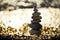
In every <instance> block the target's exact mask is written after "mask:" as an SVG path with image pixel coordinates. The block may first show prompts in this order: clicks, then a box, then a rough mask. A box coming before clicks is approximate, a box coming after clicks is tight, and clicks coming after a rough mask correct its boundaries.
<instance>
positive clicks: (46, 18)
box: [0, 0, 60, 35]
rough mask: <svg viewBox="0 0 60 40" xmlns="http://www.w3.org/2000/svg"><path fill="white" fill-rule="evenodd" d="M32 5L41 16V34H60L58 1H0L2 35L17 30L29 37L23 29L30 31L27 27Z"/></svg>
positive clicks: (59, 4)
mask: <svg viewBox="0 0 60 40" xmlns="http://www.w3.org/2000/svg"><path fill="white" fill-rule="evenodd" d="M34 5H36V6H37V9H38V12H40V13H41V16H42V19H41V24H42V26H43V27H42V34H44V35H46V34H49V35H54V34H58V33H59V34H60V0H0V27H1V30H0V31H2V28H3V31H2V33H6V32H8V33H10V34H12V32H13V33H16V30H17V32H19V31H20V32H26V35H27V34H28V35H29V32H27V31H25V29H24V27H26V28H27V29H26V30H28V31H29V30H30V28H29V27H27V26H28V24H30V23H31V20H32V19H31V17H32V13H33V12H34V11H33V7H34ZM9 28H10V29H14V31H12V32H11V30H10V29H9ZM15 29H16V30H15ZM4 30H6V31H4ZM7 30H9V31H7ZM18 34H19V33H18Z"/></svg>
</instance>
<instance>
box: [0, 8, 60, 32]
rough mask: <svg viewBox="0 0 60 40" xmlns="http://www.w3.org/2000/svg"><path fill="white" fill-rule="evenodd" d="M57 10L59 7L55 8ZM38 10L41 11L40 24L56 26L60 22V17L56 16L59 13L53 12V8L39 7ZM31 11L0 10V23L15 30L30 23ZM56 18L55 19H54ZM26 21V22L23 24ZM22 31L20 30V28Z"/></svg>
mask: <svg viewBox="0 0 60 40" xmlns="http://www.w3.org/2000/svg"><path fill="white" fill-rule="evenodd" d="M56 10H58V11H56V13H57V12H59V9H56ZM39 12H41V16H42V19H41V24H42V26H46V27H54V28H56V27H57V24H58V25H59V24H60V21H59V20H60V18H58V17H59V16H58V15H60V14H58V13H57V15H55V12H54V11H53V9H50V8H49V9H46V8H43V9H42V8H41V9H39ZM32 13H33V9H17V10H14V11H1V12H0V22H1V23H0V25H2V26H3V24H4V27H6V28H8V26H10V27H12V28H15V29H17V30H19V29H21V28H23V29H24V26H27V24H29V23H31V20H32V19H31V16H32ZM56 18H57V19H56ZM25 23H27V24H25ZM21 31H22V30H21Z"/></svg>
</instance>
